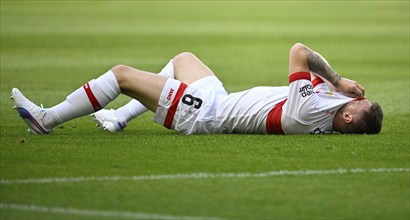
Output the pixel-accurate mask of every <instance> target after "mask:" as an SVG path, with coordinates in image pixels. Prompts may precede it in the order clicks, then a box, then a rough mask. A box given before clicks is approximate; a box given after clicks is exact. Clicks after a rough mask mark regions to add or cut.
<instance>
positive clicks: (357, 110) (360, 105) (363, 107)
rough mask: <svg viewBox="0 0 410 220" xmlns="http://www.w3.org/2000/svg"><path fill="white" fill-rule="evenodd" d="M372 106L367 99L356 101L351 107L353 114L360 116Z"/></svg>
mask: <svg viewBox="0 0 410 220" xmlns="http://www.w3.org/2000/svg"><path fill="white" fill-rule="evenodd" d="M371 106H372V104H371V102H370V101H369V100H367V99H356V100H354V101H352V102H351V103H350V105H349V107H350V108H349V109H350V112H351V114H353V115H360V114H361V113H362V112H364V111H368V110H369V109H370V107H371Z"/></svg>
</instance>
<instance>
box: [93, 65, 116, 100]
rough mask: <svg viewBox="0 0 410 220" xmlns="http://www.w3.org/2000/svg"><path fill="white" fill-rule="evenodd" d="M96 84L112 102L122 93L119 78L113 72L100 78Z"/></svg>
mask: <svg viewBox="0 0 410 220" xmlns="http://www.w3.org/2000/svg"><path fill="white" fill-rule="evenodd" d="M95 82H96V84H97V85H98V87H99V88H100V89H101V91H102V92H103V93H104V94H105V95H106V96H108V97H109V98H110V99H111V100H114V99H115V98H116V97H117V96H118V95H119V94H120V93H121V89H120V86H119V84H118V81H117V78H115V75H114V73H113V72H112V71H111V70H109V71H108V72H106V73H105V74H103V75H101V76H100V77H98V78H97V79H96V80H95Z"/></svg>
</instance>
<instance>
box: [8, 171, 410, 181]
mask: <svg viewBox="0 0 410 220" xmlns="http://www.w3.org/2000/svg"><path fill="white" fill-rule="evenodd" d="M403 172H410V168H354V169H337V170H277V171H270V172H263V173H188V174H164V175H148V176H100V177H98V176H97V177H93V176H89V177H67V178H58V177H55V178H39V179H15V180H0V184H1V185H13V184H31V183H36V184H46V183H69V182H91V181H96V182H106V181H124V180H132V181H142V180H162V179H215V178H249V177H259V178H260V177H271V176H310V175H331V174H340V175H341V174H349V173H403Z"/></svg>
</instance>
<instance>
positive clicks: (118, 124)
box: [11, 43, 383, 134]
mask: <svg viewBox="0 0 410 220" xmlns="http://www.w3.org/2000/svg"><path fill="white" fill-rule="evenodd" d="M289 83H290V85H289V86H283V87H255V88H252V89H249V90H246V91H242V92H237V93H231V94H228V93H227V92H226V90H225V89H224V87H223V85H222V82H221V81H219V79H218V78H217V77H216V76H215V75H214V73H213V72H212V71H211V70H210V69H209V68H208V67H207V66H205V65H204V64H203V63H202V62H201V61H200V60H199V59H198V58H197V57H195V56H194V55H193V54H191V53H181V54H178V55H177V56H175V57H174V58H173V59H172V60H171V61H170V62H169V63H168V64H167V65H166V66H165V67H164V69H162V71H161V72H160V73H159V74H154V73H149V72H145V71H141V70H137V69H134V68H131V67H128V66H124V65H118V66H115V67H113V68H112V69H111V70H109V71H108V72H107V73H105V74H103V75H101V76H100V77H98V78H97V79H95V80H91V81H89V82H88V83H86V84H85V85H84V86H82V87H80V88H79V89H77V90H76V91H74V92H73V93H71V94H70V95H69V96H67V98H66V100H65V101H63V102H62V103H60V104H58V105H56V106H53V107H51V108H47V109H46V108H42V107H39V106H37V105H35V104H34V103H32V102H31V101H29V100H28V99H27V98H25V97H24V96H23V94H22V93H21V92H20V91H19V90H18V89H16V88H14V89H13V90H12V95H11V98H12V99H13V101H14V108H16V109H17V111H18V112H19V113H20V116H21V117H22V118H23V119H24V121H25V122H26V123H27V124H28V126H29V130H30V131H31V132H32V133H36V134H48V133H50V132H51V131H52V129H53V128H54V127H56V126H57V125H59V124H61V123H63V122H66V121H68V120H71V119H74V118H77V117H80V116H84V115H87V114H90V113H93V112H96V113H94V114H92V116H93V117H94V120H96V121H97V123H98V125H99V126H100V127H102V128H103V129H104V130H109V131H111V132H116V131H119V130H121V129H123V128H124V127H125V126H126V125H127V122H129V121H130V120H131V119H133V118H135V117H137V116H138V115H140V114H142V113H144V112H146V111H147V110H148V109H149V110H151V111H153V112H155V116H154V120H155V121H156V122H158V123H160V124H163V125H164V126H165V127H166V128H168V129H173V130H176V131H178V132H180V133H183V134H204V133H205V134H215V133H250V134H317V133H329V132H333V131H337V132H340V133H360V134H362V133H367V134H374V133H379V132H380V130H381V126H382V120H383V113H382V110H381V108H380V106H379V105H378V104H377V103H371V102H369V101H368V100H367V99H366V98H365V97H364V95H365V94H364V93H365V90H364V88H363V87H362V86H361V85H359V84H358V83H356V82H355V81H352V80H349V79H346V78H342V77H341V76H340V75H338V74H337V73H336V72H335V71H334V70H333V69H332V68H331V67H330V66H329V64H328V63H327V61H326V60H325V59H324V58H323V57H322V56H321V55H319V54H318V53H316V52H314V51H312V50H311V49H309V48H308V47H306V46H304V45H302V44H299V43H297V44H295V45H294V46H293V47H292V48H291V50H290V60H289ZM332 90H333V92H332ZM120 93H123V94H126V95H128V96H130V97H132V98H134V100H132V101H131V102H130V103H128V104H126V105H125V106H123V107H121V108H119V109H117V110H101V109H102V108H103V107H104V106H106V105H107V104H108V103H109V102H110V101H112V100H114V99H115V98H116V97H117V96H118V95H119V94H120Z"/></svg>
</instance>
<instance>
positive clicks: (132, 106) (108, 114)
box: [91, 60, 175, 132]
mask: <svg viewBox="0 0 410 220" xmlns="http://www.w3.org/2000/svg"><path fill="white" fill-rule="evenodd" d="M158 75H160V76H163V77H166V78H172V79H174V78H175V76H174V65H173V62H172V60H170V61H169V62H168V64H167V65H166V66H165V67H164V68H163V69H162V70H161V72H160V73H159V74H158ZM147 111H148V109H147V108H146V107H145V106H144V105H143V104H141V102H139V101H138V100H136V99H132V100H131V101H130V102H128V103H127V104H125V105H124V106H121V107H120V108H118V109H102V110H100V111H98V112H95V113H94V114H92V115H91V116H92V117H93V119H94V121H95V122H97V126H99V127H100V128H102V129H103V130H106V131H110V132H117V131H120V130H122V129H124V128H125V127H126V126H127V124H128V122H129V121H131V120H132V119H134V118H136V117H138V116H140V115H141V114H143V113H145V112H147Z"/></svg>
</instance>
